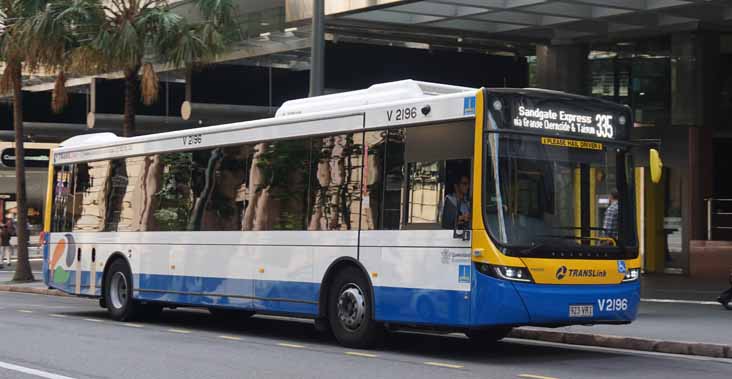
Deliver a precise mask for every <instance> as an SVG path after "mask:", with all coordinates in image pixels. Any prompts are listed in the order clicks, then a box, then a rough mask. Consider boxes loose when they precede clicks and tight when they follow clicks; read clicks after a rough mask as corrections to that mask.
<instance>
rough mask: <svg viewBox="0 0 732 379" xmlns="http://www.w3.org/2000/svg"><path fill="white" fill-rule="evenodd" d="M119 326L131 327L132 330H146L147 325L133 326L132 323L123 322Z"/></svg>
mask: <svg viewBox="0 0 732 379" xmlns="http://www.w3.org/2000/svg"><path fill="white" fill-rule="evenodd" d="M117 325H123V326H129V327H130V328H144V327H145V325H140V324H133V323H131V322H121V323H118V324H117Z"/></svg>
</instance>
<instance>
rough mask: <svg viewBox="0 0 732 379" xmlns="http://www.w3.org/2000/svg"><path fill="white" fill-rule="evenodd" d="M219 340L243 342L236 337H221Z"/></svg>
mask: <svg viewBox="0 0 732 379" xmlns="http://www.w3.org/2000/svg"><path fill="white" fill-rule="evenodd" d="M219 338H223V339H225V340H231V341H241V338H239V337H234V336H219Z"/></svg>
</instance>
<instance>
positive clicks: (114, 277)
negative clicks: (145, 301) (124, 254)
mask: <svg viewBox="0 0 732 379" xmlns="http://www.w3.org/2000/svg"><path fill="white" fill-rule="evenodd" d="M104 302H105V305H106V306H107V312H109V315H110V316H111V317H112V318H113V319H114V320H117V321H129V320H131V319H133V318H134V317H135V316H136V315H137V313H139V311H141V310H142V309H141V305H140V304H138V303H137V302H135V301H134V300H133V299H132V272H131V270H130V267H129V266H128V265H127V262H125V261H124V260H122V259H116V260H115V261H114V262H112V264H111V265H110V266H109V271H108V272H107V274H106V275H105V276H104ZM138 308H140V309H138Z"/></svg>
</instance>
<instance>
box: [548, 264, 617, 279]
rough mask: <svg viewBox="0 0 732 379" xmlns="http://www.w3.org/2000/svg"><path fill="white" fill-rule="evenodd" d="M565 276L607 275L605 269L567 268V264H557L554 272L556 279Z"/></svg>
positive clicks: (600, 276)
mask: <svg viewBox="0 0 732 379" xmlns="http://www.w3.org/2000/svg"><path fill="white" fill-rule="evenodd" d="M565 276H569V277H570V278H604V277H606V276H607V271H605V270H593V269H584V270H578V269H573V268H570V269H568V268H567V266H559V268H558V269H557V274H556V277H557V280H562V279H564V277H565Z"/></svg>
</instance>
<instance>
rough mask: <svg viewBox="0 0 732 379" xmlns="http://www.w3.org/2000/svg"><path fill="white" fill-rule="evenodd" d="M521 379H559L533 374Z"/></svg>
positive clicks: (522, 375) (523, 375)
mask: <svg viewBox="0 0 732 379" xmlns="http://www.w3.org/2000/svg"><path fill="white" fill-rule="evenodd" d="M519 378H530V379H559V378H555V377H553V376H543V375H533V374H521V375H519Z"/></svg>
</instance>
